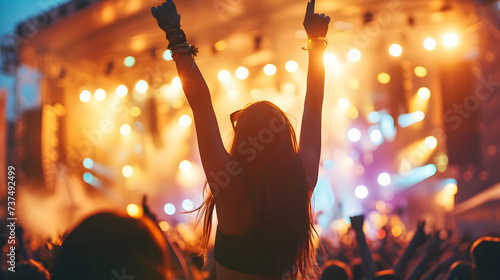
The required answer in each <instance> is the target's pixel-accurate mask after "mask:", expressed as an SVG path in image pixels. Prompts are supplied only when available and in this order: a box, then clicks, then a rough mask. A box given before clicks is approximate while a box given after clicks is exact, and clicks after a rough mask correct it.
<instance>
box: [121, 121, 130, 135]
mask: <svg viewBox="0 0 500 280" xmlns="http://www.w3.org/2000/svg"><path fill="white" fill-rule="evenodd" d="M131 132H132V127H131V126H130V125H128V124H122V125H121V126H120V134H121V135H123V136H128V135H130V133H131Z"/></svg>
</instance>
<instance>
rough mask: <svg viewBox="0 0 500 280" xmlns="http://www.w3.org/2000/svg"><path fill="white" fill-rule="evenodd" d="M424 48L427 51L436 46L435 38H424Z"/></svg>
mask: <svg viewBox="0 0 500 280" xmlns="http://www.w3.org/2000/svg"><path fill="white" fill-rule="evenodd" d="M424 48H425V49H426V50H428V51H432V50H434V49H435V48H436V40H434V38H431V37H427V38H425V40H424Z"/></svg>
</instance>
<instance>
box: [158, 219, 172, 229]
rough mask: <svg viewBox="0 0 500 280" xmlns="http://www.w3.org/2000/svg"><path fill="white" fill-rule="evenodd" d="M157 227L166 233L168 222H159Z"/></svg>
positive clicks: (168, 226)
mask: <svg viewBox="0 0 500 280" xmlns="http://www.w3.org/2000/svg"><path fill="white" fill-rule="evenodd" d="M158 225H159V226H160V228H161V230H163V231H168V230H169V229H170V224H169V223H168V222H165V221H161V222H160V223H159V224H158Z"/></svg>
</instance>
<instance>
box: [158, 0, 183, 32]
mask: <svg viewBox="0 0 500 280" xmlns="http://www.w3.org/2000/svg"><path fill="white" fill-rule="evenodd" d="M151 14H153V17H154V18H155V19H156V21H157V22H158V26H159V27H160V28H161V29H162V30H163V31H165V32H167V31H168V30H169V29H172V28H179V27H180V26H181V16H180V15H179V13H177V8H176V7H175V4H174V2H173V1H172V0H167V1H165V3H163V4H162V5H161V6H158V7H156V8H155V7H152V8H151Z"/></svg>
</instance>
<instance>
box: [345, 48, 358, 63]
mask: <svg viewBox="0 0 500 280" xmlns="http://www.w3.org/2000/svg"><path fill="white" fill-rule="evenodd" d="M347 58H348V59H349V60H350V61H352V62H358V61H359V60H360V59H361V52H360V51H358V50H357V49H352V50H350V51H349V53H348V54H347Z"/></svg>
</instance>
